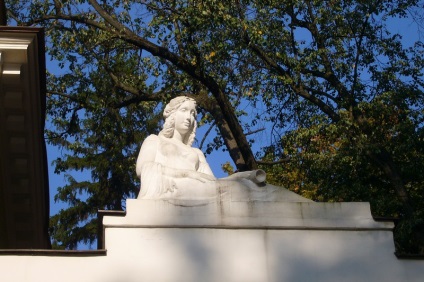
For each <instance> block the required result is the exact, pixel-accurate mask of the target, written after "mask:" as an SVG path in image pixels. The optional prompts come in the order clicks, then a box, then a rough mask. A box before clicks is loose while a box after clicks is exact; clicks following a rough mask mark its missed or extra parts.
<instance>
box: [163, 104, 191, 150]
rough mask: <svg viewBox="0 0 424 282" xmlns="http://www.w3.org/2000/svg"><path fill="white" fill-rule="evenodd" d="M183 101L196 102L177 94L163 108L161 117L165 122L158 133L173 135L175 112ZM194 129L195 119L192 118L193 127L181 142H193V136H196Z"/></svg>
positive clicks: (168, 136)
mask: <svg viewBox="0 0 424 282" xmlns="http://www.w3.org/2000/svg"><path fill="white" fill-rule="evenodd" d="M185 101H192V102H194V103H195V104H196V101H195V100H194V99H193V98H190V97H187V96H179V97H176V98H174V99H172V100H171V101H170V102H169V103H168V104H167V105H166V107H165V110H164V111H163V118H164V119H165V122H164V124H163V129H162V130H161V132H159V134H160V135H162V136H164V137H166V138H172V137H173V136H174V130H175V112H176V111H177V110H178V109H179V108H180V106H181V105H182V104H183V103H184V102H185ZM195 115H196V116H197V111H196V112H195ZM196 129H197V121H196V119H194V124H193V128H192V129H191V132H190V134H189V135H188V137H186V138H185V140H183V143H184V144H186V145H189V146H191V145H192V144H193V142H194V138H195V137H196Z"/></svg>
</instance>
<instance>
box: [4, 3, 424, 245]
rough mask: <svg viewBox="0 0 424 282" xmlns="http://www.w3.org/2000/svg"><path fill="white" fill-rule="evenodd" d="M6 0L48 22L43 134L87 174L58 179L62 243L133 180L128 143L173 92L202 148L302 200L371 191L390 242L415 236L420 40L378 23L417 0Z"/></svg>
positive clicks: (150, 124) (33, 19)
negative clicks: (205, 130) (207, 137)
mask: <svg viewBox="0 0 424 282" xmlns="http://www.w3.org/2000/svg"><path fill="white" fill-rule="evenodd" d="M7 4H8V9H9V13H8V14H9V19H11V21H13V22H15V23H17V24H19V25H42V26H44V27H46V34H47V38H48V44H47V45H48V46H47V47H48V52H49V55H50V56H51V57H52V59H53V60H54V61H55V62H58V63H59V67H61V68H62V71H55V73H54V74H53V72H52V74H51V77H50V79H49V97H48V98H49V101H48V103H49V117H50V118H51V124H52V128H51V129H50V130H47V132H46V135H47V138H48V141H49V142H51V143H52V144H55V145H58V146H61V147H62V148H64V149H66V152H67V153H69V154H67V155H65V156H64V157H63V158H62V159H59V160H57V161H56V169H57V172H66V171H69V170H72V169H76V170H84V169H89V170H90V171H91V172H92V181H91V182H78V181H76V180H75V179H72V178H71V177H70V178H69V181H68V184H67V185H66V186H64V187H62V188H60V189H59V193H58V195H57V196H56V198H57V199H58V200H61V201H65V202H67V203H68V204H69V205H70V208H69V209H67V210H64V211H61V212H60V213H59V214H58V215H57V216H55V217H53V223H54V225H52V235H53V237H54V238H55V240H57V244H58V245H59V246H61V247H66V248H74V247H75V246H76V244H77V243H78V242H79V241H84V240H88V242H91V241H92V240H93V239H94V235H93V234H94V233H93V232H94V230H95V229H94V228H92V227H90V218H91V216H93V215H94V212H95V210H96V209H97V208H108V209H120V208H123V206H122V201H123V200H124V199H125V198H126V197H129V196H133V195H134V193H136V191H137V188H136V186H137V181H136V179H135V176H134V174H133V173H132V172H131V171H133V169H132V167H133V165H134V162H135V156H136V153H137V152H136V151H137V148H138V147H139V146H140V143H141V142H142V140H143V139H144V138H145V137H146V136H147V135H148V134H150V133H153V132H156V131H157V128H158V126H159V125H160V118H159V114H158V113H160V111H161V108H162V106H163V102H166V101H168V100H169V99H170V98H171V97H173V96H175V95H179V94H183V93H184V94H186V93H190V94H188V95H191V96H192V97H194V98H195V99H196V100H197V102H198V105H199V106H200V107H201V111H200V112H201V117H200V119H201V121H200V124H201V125H207V126H211V127H213V128H215V129H216V132H217V134H218V135H217V138H214V141H215V142H212V143H209V144H207V148H208V151H210V150H212V149H218V148H221V147H222V146H224V147H225V148H226V150H228V152H229V154H230V156H231V158H232V159H233V161H234V163H235V165H236V167H237V169H238V170H245V169H254V168H256V167H257V165H258V164H259V165H260V166H264V167H266V170H267V171H268V174H269V175H270V179H271V180H272V181H274V182H275V183H280V184H284V185H285V186H286V187H288V188H290V189H292V190H294V191H296V192H298V193H300V194H302V195H304V196H307V197H310V198H312V199H314V200H320V201H321V200H322V201H362V200H367V201H371V203H372V206H373V213H374V214H375V215H380V216H397V217H399V218H400V224H399V225H398V226H399V228H398V230H399V231H398V232H397V235H396V236H397V238H398V242H401V245H399V250H400V251H408V252H413V251H414V252H416V251H420V250H418V249H419V248H422V246H423V245H424V244H423V242H422V241H421V243H419V240H420V239H419V238H420V236H415V235H411V234H416V230H422V218H423V217H422V211H423V207H422V204H421V203H422V196H421V194H422V192H423V179H422V171H423V163H424V162H423V161H422V160H423V152H422V149H421V148H422V147H423V146H422V145H423V144H422V143H423V129H422V127H423V120H422V119H423V73H422V70H423V64H424V60H423V55H424V49H423V45H422V43H420V42H416V44H415V45H414V46H413V47H405V46H404V41H403V39H402V35H401V34H397V33H396V32H395V31H393V30H391V28H390V25H389V23H390V22H391V21H394V20H395V19H402V18H409V15H417V14H419V13H417V12H416V11H417V10H418V9H419V7H422V3H421V2H420V1H411V0H402V1H390V0H386V1H362V0H358V1H342V0H338V1H320V0H308V1H294V0H279V1H276V0H255V1H248V0H232V1H227V2H225V1H216V0H203V1H179V0H172V1H170V0H160V1H148V0H146V1H129V0H109V1H102V2H101V3H99V2H97V1H95V0H78V1H77V0H68V1H55V0H37V1H17V0H10V1H8V3H7ZM411 19H413V17H411ZM262 129H264V130H262ZM263 136H266V138H265V139H264V138H263ZM248 138H249V140H248ZM255 141H256V143H254V142H255ZM251 145H254V147H255V148H256V152H255V153H256V158H255V155H254V153H253V152H252V150H251ZM286 156H289V157H290V160H289V161H288V162H283V161H282V160H284V158H285V157H286ZM224 168H225V169H226V170H227V171H231V168H230V167H229V166H228V165H225V167H224ZM78 193H82V194H83V196H84V197H87V199H86V200H82V199H81V197H78V195H77V194H78ZM402 226H405V227H402ZM420 226H421V227H420ZM402 234H403V235H402ZM414 236H415V237H414ZM405 238H415V239H413V241H411V242H407V241H408V240H409V239H408V240H406V239H405ZM402 242H403V243H402ZM420 244H421V245H420ZM421 251H422V249H421Z"/></svg>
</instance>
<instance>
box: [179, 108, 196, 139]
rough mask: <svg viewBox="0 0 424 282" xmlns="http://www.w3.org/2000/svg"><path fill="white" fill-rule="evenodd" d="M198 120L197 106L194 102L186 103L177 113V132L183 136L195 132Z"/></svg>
mask: <svg viewBox="0 0 424 282" xmlns="http://www.w3.org/2000/svg"><path fill="white" fill-rule="evenodd" d="M195 119H196V104H195V103H194V102H193V101H190V100H188V101H185V102H184V103H182V104H181V106H180V107H179V108H178V109H177V111H176V112H175V130H177V131H178V132H179V133H180V134H181V135H185V134H187V133H188V132H189V131H191V130H193V126H194V121H195Z"/></svg>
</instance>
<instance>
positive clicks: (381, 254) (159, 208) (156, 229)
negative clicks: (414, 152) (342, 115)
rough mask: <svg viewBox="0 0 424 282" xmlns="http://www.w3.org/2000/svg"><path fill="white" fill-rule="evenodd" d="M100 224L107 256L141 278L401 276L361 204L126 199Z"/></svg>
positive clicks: (382, 230)
mask: <svg viewBox="0 0 424 282" xmlns="http://www.w3.org/2000/svg"><path fill="white" fill-rule="evenodd" d="M103 224H104V228H105V238H106V249H107V250H108V256H109V255H110V256H112V257H126V258H127V259H126V261H128V260H129V261H131V265H132V266H129V264H128V263H126V262H124V261H122V265H121V267H123V268H128V269H127V271H128V273H132V275H131V276H136V277H142V278H143V280H145V281H240V282H242V281H243V282H245V281H401V280H403V278H402V276H403V274H404V273H403V270H402V267H401V265H400V264H398V263H397V260H396V258H395V256H394V255H393V252H394V245H393V237H392V228H393V223H390V222H376V221H374V220H373V218H372V216H371V213H370V207H369V204H368V203H314V202H311V201H308V200H306V199H304V201H303V202H275V201H238V200H234V199H231V198H230V199H226V200H223V201H211V202H198V201H178V202H176V201H162V200H160V201H158V200H128V201H127V216H126V217H123V218H120V217H105V218H104V220H103ZM383 267H384V269H386V268H387V267H390V271H381V270H382V269H383ZM134 281H136V280H134Z"/></svg>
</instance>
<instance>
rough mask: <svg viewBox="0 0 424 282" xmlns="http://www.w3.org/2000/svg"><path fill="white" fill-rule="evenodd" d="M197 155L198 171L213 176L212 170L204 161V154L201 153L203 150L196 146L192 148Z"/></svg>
mask: <svg viewBox="0 0 424 282" xmlns="http://www.w3.org/2000/svg"><path fill="white" fill-rule="evenodd" d="M193 149H194V150H195V151H196V153H197V155H198V156H199V169H198V171H199V172H200V173H204V174H207V175H210V176H213V178H215V176H214V175H213V172H212V170H211V168H210V166H209V164H208V162H207V161H206V158H205V155H204V154H203V152H202V151H201V150H199V149H197V148H193Z"/></svg>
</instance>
